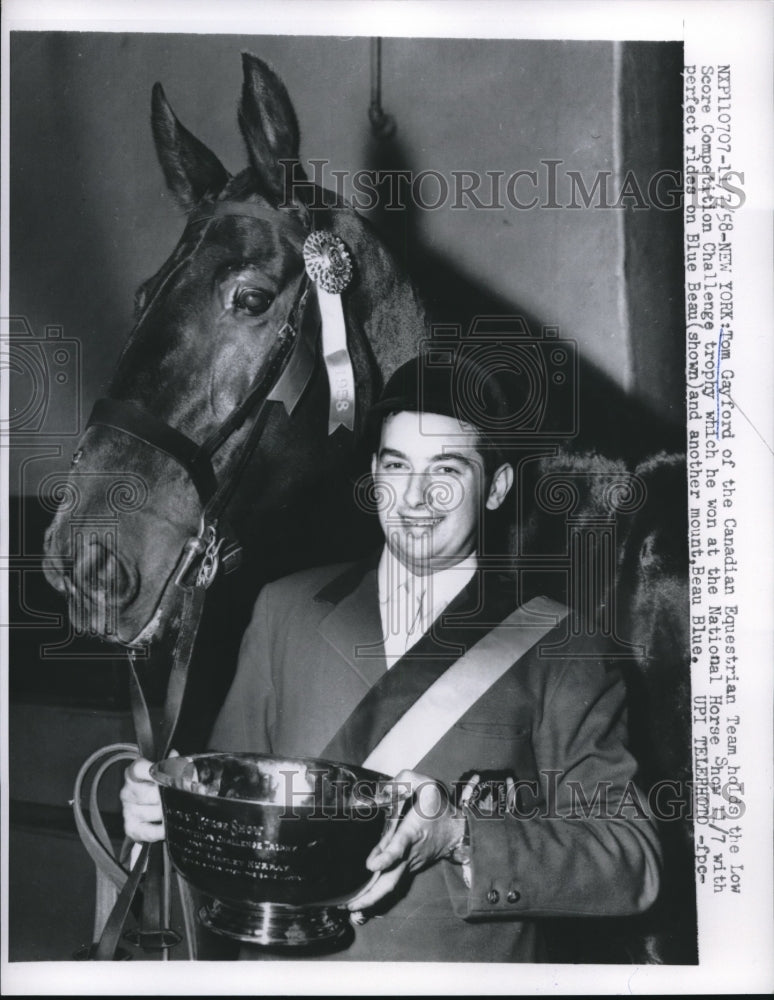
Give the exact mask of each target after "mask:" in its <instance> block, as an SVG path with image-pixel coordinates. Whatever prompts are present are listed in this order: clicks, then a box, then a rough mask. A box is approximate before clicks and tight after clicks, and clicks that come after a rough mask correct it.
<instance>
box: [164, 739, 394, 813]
mask: <svg viewBox="0 0 774 1000" xmlns="http://www.w3.org/2000/svg"><path fill="white" fill-rule="evenodd" d="M234 757H237V758H239V757H242V758H245V759H250V760H266V761H274V762H277V763H282V764H291V765H292V764H301V765H303V766H305V767H307V769H308V768H309V765H318V766H320V768H321V769H322V768H331V769H334V768H335V769H337V770H341V771H345V772H350V773H351V774H353V776H354V777H355V778H357V779H363V780H370V781H374V782H375V783H376V784H377V785H378V784H381V783H386V784H389V783H391V782H393V781H394V780H395V779H394V778H391V777H390V776H389V775H387V774H384V773H382V772H381V771H374V770H373V769H371V768H367V767H363V766H362V765H360V764H347V763H345V762H344V761H337V760H330V759H328V758H327V757H312V756H303V755H297V754H293V755H284V754H274V753H263V752H258V751H255V752H254V751H252V750H214V751H202V752H199V753H193V754H181V755H180V756H179V757H164V758H162V759H161V760H158V761H155V762H153V763H152V764H151V766H150V776H151V778H152V779H153V781H154V782H155V783H156V784H157V785H159V786H160V787H161V788H165V789H171V790H172V791H176V792H183V793H185V794H187V795H193V796H195V797H196V798H202V799H209V798H211V796H208V795H205V794H204V793H202V792H196V791H193V790H191V789H185V788H181V787H180V786H179V785H177V784H176V783H175V779H174V778H173V777H172V776H171V775H169V774H167V773H165V772H164V771H163V769H162V765H163V764H165V763H166V762H167V761H170V760H172V761H190V762H191V763H195V762H196V761H197V760H202V759H207V760H212V759H217V758H234ZM228 801H231V802H243V803H245V804H248V803H249V804H251V805H257V806H262V807H263V808H271V807H278V808H285V806H284V805H283V804H282V803H278V802H276V801H268V800H267V799H266V798H259V797H242V796H239V795H235V796H233V797H232V798H229V799H228ZM374 805H377V806H379V807H384V808H387V807H388V806H389V802H388V801H381V802H380V801H378V800H377V798H376V796H374Z"/></svg>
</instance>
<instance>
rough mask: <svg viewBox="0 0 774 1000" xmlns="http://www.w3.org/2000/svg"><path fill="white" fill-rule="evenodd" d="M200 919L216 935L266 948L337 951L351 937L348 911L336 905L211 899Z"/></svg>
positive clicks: (203, 909) (203, 908)
mask: <svg viewBox="0 0 774 1000" xmlns="http://www.w3.org/2000/svg"><path fill="white" fill-rule="evenodd" d="M199 920H201V922H202V923H203V924H204V926H205V927H208V928H209V929H210V930H211V931H214V932H215V933H216V934H222V935H224V936H225V937H229V938H232V939H233V940H235V941H244V942H247V943H248V944H256V945H261V946H263V947H266V948H281V949H283V950H284V949H294V948H298V949H300V948H310V949H317V948H323V949H325V950H328V949H329V948H330V949H334V948H335V947H336V946H341V945H342V944H344V943H345V942H346V941H348V940H349V939H350V937H351V935H352V926H351V924H350V921H349V912H348V911H347V910H342V909H340V908H339V907H337V906H289V905H287V904H284V903H254V904H253V905H252V906H249V907H248V906H239V905H237V904H234V903H224V902H222V901H221V900H219V899H214V900H212V901H211V902H210V903H209V904H208V905H207V906H204V907H202V909H201V910H200V911H199Z"/></svg>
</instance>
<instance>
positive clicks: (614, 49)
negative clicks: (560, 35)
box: [10, 33, 684, 959]
mask: <svg viewBox="0 0 774 1000" xmlns="http://www.w3.org/2000/svg"><path fill="white" fill-rule="evenodd" d="M243 49H247V50H250V51H252V52H255V53H256V54H258V55H260V56H262V57H263V58H265V59H267V60H268V61H269V62H270V63H271V64H273V66H274V67H275V69H276V70H277V72H278V73H279V74H280V76H281V77H282V78H283V79H284V81H285V83H286V85H287V88H288V91H289V92H290V94H291V97H292V99H293V101H294V103H295V106H296V109H297V113H298V118H299V122H300V126H301V132H302V158H303V159H305V160H309V159H312V158H326V159H327V160H329V165H328V170H329V171H331V170H350V171H354V170H358V169H361V168H375V167H381V168H382V169H384V168H386V167H392V168H396V169H406V170H410V171H412V172H413V174H414V175H416V174H418V173H419V172H420V171H423V170H436V171H439V172H440V173H441V174H443V175H444V176H445V177H447V178H451V176H452V171H460V170H467V171H478V172H480V173H485V172H486V171H500V172H502V173H503V174H504V175H505V177H506V178H507V177H508V176H510V175H511V174H513V172H514V171H516V170H535V171H538V174H539V176H540V186H539V189H538V191H537V192H536V193H537V195H538V197H539V199H541V200H543V201H545V199H546V196H547V194H548V192H547V189H546V179H545V178H546V174H545V169H544V168H543V167H542V166H541V161H542V160H554V161H560V164H561V165H560V166H559V167H558V170H559V176H560V188H559V190H558V192H557V194H558V197H559V199H560V201H565V202H566V201H567V200H568V199H569V196H570V193H571V192H570V188H569V184H568V182H567V180H566V173H567V171H577V172H579V173H580V174H581V175H582V176H583V178H584V180H585V182H586V186H587V187H591V185H592V184H593V181H594V178H595V174H596V172H597V171H610V172H611V177H612V180H611V185H610V186H611V190H612V191H613V200H615V197H616V193H617V192H616V189H617V185H619V184H620V181H621V179H622V177H623V176H624V174H625V172H626V171H627V170H629V169H631V170H633V171H634V172H635V173H636V174H637V176H638V177H640V178H641V181H642V184H641V186H642V187H643V188H647V183H648V179H649V177H650V176H651V175H652V173H653V172H655V171H656V170H659V169H666V168H671V169H678V170H679V169H680V167H681V162H682V154H681V97H680V92H681V81H680V71H681V68H682V50H681V47H680V46H678V45H674V44H671V43H670V44H640V43H633V44H628V45H627V44H620V43H615V44H614V43H608V42H597V43H588V42H560V41H529V42H522V41H478V40H443V39H425V40H415V39H408V38H404V39H400V38H391V39H386V40H385V41H384V43H383V50H382V68H383V102H384V105H385V108H386V110H387V111H388V112H389V113H390V114H391V115H393V116H394V118H395V121H396V124H397V131H396V133H395V135H394V137H393V138H392V140H391V141H389V142H387V143H380V142H378V141H377V140H376V139H374V137H373V136H372V134H371V132H370V127H369V122H368V114H367V112H368V103H369V83H370V62H369V58H370V41H369V39H366V38H349V39H342V38H303V37H297V38H288V37H282V36H261V37H237V36H227V35H223V36H194V35H174V36H172V35H142V34H134V35H111V34H77V33H66V34H65V33H61V34H60V33H41V34H33V33H23V34H17V35H15V36H14V37H12V44H11V121H10V128H11V163H10V185H11V218H10V226H11V259H10V295H11V312H12V315H14V316H16V317H21V318H24V320H25V321H26V326H25V325H24V323H22V322H17V324H16V326H15V327H14V331H15V332H16V333H17V334H18V337H17V339H16V343H17V346H18V345H21V346H25V349H27V354H26V355H25V354H24V352H23V351H22V353H21V354H18V353H17V359H18V358H21V359H22V360H23V359H24V357H27V358H31V359H33V361H34V358H35V357H38V358H39V359H40V358H42V359H43V361H42V362H41V364H40V365H38V367H37V368H36V367H35V365H34V364H32V362H30V365H29V366H27V367H25V366H24V365H21V366H19V365H17V366H16V368H15V369H14V371H13V372H12V374H11V389H12V429H14V430H15V431H16V438H15V448H14V450H13V453H12V465H11V493H12V507H11V514H12V524H11V528H12V530H11V549H12V552H11V554H12V572H11V596H12V609H11V621H12V623H13V625H14V628H13V630H12V646H11V654H12V664H11V674H10V679H11V695H12V705H11V732H10V770H11V799H12V811H11V818H12V821H13V826H12V837H13V843H12V852H13V854H12V872H15V873H16V874H15V875H14V884H13V885H12V886H11V921H10V923H11V927H10V934H11V937H10V943H11V957H12V958H14V957H15V958H19V959H41V958H68V957H70V955H71V954H72V952H73V951H74V949H75V948H76V947H77V946H78V945H79V944H81V943H83V942H84V940H88V938H89V936H90V929H89V922H90V919H91V912H92V911H91V907H92V900H91V882H90V879H89V876H88V866H87V865H86V864H85V856H84V855H83V854H82V852H81V851H80V848H79V845H77V844H76V843H75V842H74V839H73V838H74V834H73V831H72V820H71V818H70V812H69V809H68V808H67V801H68V799H69V798H70V797H71V794H72V782H73V778H74V775H75V771H76V770H77V766H78V764H79V762H80V761H82V760H84V759H85V758H86V756H87V755H88V754H89V753H90V752H92V751H93V750H94V749H95V748H97V747H99V746H102V745H103V744H104V743H106V742H109V741H110V740H115V739H119V738H130V735H131V728H130V724H129V722H128V718H127V714H126V711H125V709H126V688H125V683H126V672H125V665H124V664H123V663H122V661H121V659H120V657H119V656H118V655H116V654H115V653H113V652H112V651H111V650H108V649H105V648H101V647H97V646H96V645H94V644H89V643H88V642H87V641H86V642H84V643H80V644H79V643H75V644H73V643H71V642H70V640H69V638H68V636H67V629H66V626H65V623H64V620H63V618H62V614H63V611H64V608H63V606H62V605H60V604H59V603H58V601H57V600H56V597H55V595H54V594H53V591H50V590H49V589H48V588H47V587H46V585H45V583H44V582H43V580H42V577H41V575H40V573H39V570H38V564H39V554H40V547H41V535H42V530H43V527H44V525H45V523H46V519H47V518H48V517H50V513H49V512H48V511H46V510H45V509H42V508H41V506H40V505H39V503H38V495H39V493H41V491H43V492H45V489H46V476H48V475H49V474H51V473H54V472H59V471H61V470H63V469H65V468H66V467H67V464H68V461H69V454H70V452H71V451H72V450H73V448H74V447H75V441H76V440H77V436H78V432H79V429H80V428H81V427H82V426H83V422H84V420H85V418H86V417H87V415H88V412H89V409H90V407H91V404H92V402H93V400H94V399H95V398H96V397H97V396H99V395H101V394H102V393H103V391H104V388H105V385H106V382H107V380H108V379H109V376H110V374H111V372H112V370H113V368H114V365H115V362H116V359H117V356H118V353H119V351H120V349H121V346H122V344H123V342H124V340H125V338H126V336H127V335H128V333H129V331H130V328H131V322H132V320H131V317H132V303H133V295H134V290H135V288H136V287H137V285H138V284H139V283H140V282H141V281H142V280H143V279H145V278H146V277H148V276H149V275H151V274H152V273H153V272H154V271H155V270H156V269H157V268H158V267H159V266H160V264H161V263H162V262H163V261H164V259H165V258H166V256H167V255H168V253H169V252H170V250H171V248H172V247H173V245H174V243H175V242H176V239H177V237H178V235H179V232H180V230H181V228H182V219H181V215H180V212H179V210H178V209H177V207H176V206H175V205H174V203H173V201H172V199H171V197H170V196H169V195H168V193H167V192H166V190H165V188H164V185H163V180H162V177H161V172H160V169H159V167H158V164H157V162H156V157H155V152H154V149H153V146H152V142H151V137H150V129H149V106H150V90H151V86H152V84H153V82H154V81H156V80H160V81H162V82H163V83H164V86H165V89H166V92H167V96H168V98H169V99H170V101H171V103H172V105H173V107H174V108H175V110H176V112H177V113H178V115H179V116H180V118H181V119H182V121H183V122H184V123H185V124H186V125H187V127H188V128H189V129H191V130H192V131H193V132H194V133H195V134H196V135H197V136H198V137H199V138H201V139H202V140H203V141H204V142H206V143H207V144H208V145H209V146H210V147H211V148H212V149H213V150H214V151H215V152H216V153H217V154H218V156H219V157H220V158H221V160H222V161H223V163H224V164H225V165H226V167H227V168H228V169H230V170H232V171H234V172H235V171H237V170H239V169H241V167H242V166H243V165H244V164H245V157H244V152H243V149H242V145H241V140H240V138H239V135H238V131H237V127H236V101H237V97H238V93H239V89H240V86H241V67H240V59H239V53H240V51H241V50H243ZM562 178H563V179H562ZM426 190H427V192H428V197H431V196H432V191H433V189H432V186H430V185H428V187H427V189H426ZM519 192H520V196H521V197H523V198H525V199H526V197H527V196H528V195H529V194H530V193H531V191H530V190H529V188H528V187H523V188H522V187H520V188H519ZM482 197H485V193H482ZM372 214H373V216H374V221H375V222H376V223H377V224H378V225H380V226H381V227H382V228H383V231H384V232H385V235H386V237H387V238H388V240H389V241H390V242H391V243H392V245H393V247H394V248H395V250H396V252H397V253H398V254H399V255H400V256H402V257H403V259H404V260H405V261H406V263H407V264H409V266H410V267H411V268H412V269H413V270H414V271H415V272H416V273H417V275H418V277H419V280H420V282H421V283H422V284H424V285H425V286H426V287H427V288H428V289H429V290H430V292H431V295H432V297H433V298H434V299H435V301H436V303H437V304H439V305H440V306H441V307H442V309H445V311H446V316H447V317H448V318H449V319H450V320H455V319H462V318H463V316H464V315H467V314H468V313H471V312H475V311H476V310H478V309H485V310H486V311H490V312H491V311H496V312H499V313H506V314H524V315H526V316H527V317H528V318H529V320H530V321H531V322H532V324H533V326H534V327H535V328H536V329H539V328H540V326H541V325H548V326H553V327H558V328H559V330H560V333H561V335H562V336H564V337H570V338H574V339H575V340H577V342H578V345H579V350H580V352H581V356H582V358H583V359H584V368H583V372H584V387H585V388H584V395H583V405H582V409H581V421H582V423H583V425H584V427H586V428H587V429H589V430H588V436H589V438H590V439H592V440H593V439H595V437H597V436H600V437H599V439H600V441H601V440H602V438H604V440H605V442H606V444H607V445H609V446H610V447H613V448H618V449H619V450H622V451H623V450H627V449H628V450H627V457H629V458H636V457H637V456H638V455H641V454H644V453H646V452H649V451H651V450H655V449H656V448H659V447H667V448H680V447H681V446H682V441H683V434H684V424H683V405H684V399H683V370H684V340H683V331H684V324H683V272H682V223H681V213H680V210H679V209H677V210H674V211H672V212H665V211H658V210H653V209H650V210H641V209H636V208H635V207H634V206H633V205H631V204H630V205H629V207H628V208H625V209H622V208H615V209H613V208H595V207H590V208H582V207H579V208H576V209H559V208H545V209H533V210H530V211H519V210H517V209H515V208H513V207H507V208H504V209H498V210H491V211H490V210H480V209H478V210H471V209H470V208H466V209H454V208H453V207H451V204H450V203H447V204H446V205H445V206H444V207H441V208H439V209H438V210H436V211H427V210H417V209H416V208H414V209H413V210H408V211H406V212H403V213H379V212H374V213H372ZM47 327H53V328H55V329H54V330H53V331H49V332H53V334H54V336H53V337H51V338H49V341H48V342H45V337H46V330H47ZM57 338H59V339H57ZM60 339H61V341H62V342H61V344H60V343H59V340H60ZM41 342H42V345H43V346H42V348H41V350H38V353H37V355H36V354H35V352H34V351H32V348H33V347H35V348H39V347H41ZM62 349H63V350H64V354H61V355H60V354H58V353H57V352H59V351H60V350H62ZM57 359H59V360H57ZM57 376H59V377H60V378H61V379H62V380H61V381H58V380H57ZM622 415H624V417H625V419H623V418H622ZM56 642H61V643H62V644H63V645H62V646H61V647H60V649H59V651H58V654H57V655H56V656H54V657H52V656H50V655H47V656H46V657H45V658H42V657H41V648H42V646H45V645H49V646H51V645H52V644H55V643H56ZM50 652H51V650H50V649H49V653H50ZM29 873H32V875H30V874H29ZM52 898H54V899H58V900H59V901H60V902H61V905H59V904H58V908H54V909H52V907H51V906H50V902H49V901H50V899H52ZM49 918H50V921H51V926H50V927H49V926H48V925H47V924H46V921H47V920H48V919H49Z"/></svg>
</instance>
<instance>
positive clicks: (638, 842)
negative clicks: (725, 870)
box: [210, 561, 660, 962]
mask: <svg viewBox="0 0 774 1000" xmlns="http://www.w3.org/2000/svg"><path fill="white" fill-rule="evenodd" d="M515 604H516V594H515V590H514V587H513V585H511V586H510V587H508V586H503V584H502V579H501V578H500V579H498V580H495V579H494V578H493V577H492V575H491V574H489V573H485V572H482V571H481V570H479V571H478V573H477V574H476V575H475V576H474V577H473V579H472V581H471V582H470V583H469V584H468V586H467V587H466V588H465V589H464V590H463V591H462V592H461V593H460V594H459V595H458V596H457V598H455V599H454V601H453V602H452V603H451V604H450V605H449V607H448V608H447V610H446V612H445V613H444V615H443V616H442V617H441V619H440V620H439V621H438V622H436V623H435V625H434V627H433V628H432V629H431V631H430V632H429V633H427V634H426V635H425V636H423V637H422V639H421V640H420V641H419V642H418V643H417V645H416V646H414V647H413V649H411V650H409V652H408V653H407V654H406V656H404V657H403V659H402V660H400V661H399V662H398V663H396V664H395V665H394V666H393V667H392V668H391V669H390V670H389V671H387V669H386V666H385V661H384V656H383V650H382V644H381V621H380V616H379V607H378V597H377V582H376V569H375V566H374V564H373V561H371V562H369V563H358V564H353V565H347V566H333V567H331V566H329V567H325V568H320V569H314V570H309V571H305V572H303V573H299V574H296V575H294V576H291V577H287V578H285V579H283V580H279V581H277V582H276V583H273V584H270V585H268V586H266V587H265V588H264V589H263V591H262V592H261V594H260V596H259V598H258V601H257V603H256V606H255V610H254V613H253V617H252V621H251V623H250V625H249V627H248V629H247V631H246V633H245V636H244V640H243V643H242V648H241V653H240V658H239V666H238V670H237V675H236V678H235V680H234V684H233V686H232V688H231V691H230V693H229V695H228V697H227V699H226V702H225V704H224V706H223V708H222V710H221V712H220V715H219V717H218V719H217V721H216V724H215V728H214V731H213V733H212V737H211V739H210V745H211V747H212V748H213V749H218V750H232V751H253V752H268V753H274V754H279V755H282V756H317V757H319V756H325V757H328V758H331V759H336V760H343V761H346V762H348V763H351V764H361V763H362V762H363V760H364V759H365V757H366V756H367V754H368V752H369V751H370V749H371V748H372V747H373V746H374V745H375V744H376V743H378V741H379V739H380V738H381V735H383V732H384V731H385V730H387V729H389V728H390V726H391V725H392V723H393V722H394V720H395V718H396V717H398V716H399V715H400V714H401V712H402V711H404V710H405V709H406V708H408V707H409V705H410V703H411V702H412V701H413V700H414V699H415V698H416V697H417V696H418V693H420V692H421V690H422V689H423V688H425V687H427V686H428V684H429V683H431V682H432V680H433V678H434V677H436V676H438V675H439V674H440V673H442V672H443V670H444V669H445V667H447V666H449V665H450V664H451V663H452V662H454V661H455V660H456V659H457V658H458V656H459V655H461V654H462V653H463V652H464V651H465V649H467V648H470V647H471V646H472V645H474V644H475V642H476V641H477V640H478V639H479V638H480V637H481V636H482V635H483V634H484V633H485V632H486V631H487V629H488V628H490V627H492V626H493V625H495V624H497V623H498V622H499V621H501V620H502V619H503V618H504V617H505V616H506V615H507V614H508V612H509V611H511V610H512V609H513V607H514V606H515ZM567 628H568V626H567V622H565V624H564V625H559V626H557V627H556V628H554V629H553V630H552V631H550V632H549V633H548V634H547V635H546V637H545V638H544V640H543V641H542V642H541V643H539V644H538V645H537V646H536V647H533V648H532V649H531V650H530V651H529V652H528V653H527V654H526V655H525V656H523V657H522V658H521V659H520V660H519V661H518V662H517V663H515V664H514V665H513V666H512V667H511V668H510V669H509V670H507V671H506V673H505V674H504V676H503V677H501V679H500V680H499V681H497V682H496V683H495V684H494V685H493V686H492V687H491V688H490V689H489V691H487V692H486V694H484V695H483V696H482V697H481V698H480V699H479V700H478V701H477V702H476V703H475V704H474V705H473V706H472V707H470V708H469V709H468V710H467V711H466V712H465V713H464V715H462V717H461V718H460V719H459V721H458V722H457V723H456V724H455V725H454V726H452V728H451V729H450V731H449V732H447V733H446V735H445V736H444V737H443V738H442V739H441V740H440V742H438V743H437V744H436V745H435V746H434V747H433V748H432V749H431V750H430V751H429V753H427V755H426V756H425V757H424V758H423V759H422V760H420V761H406V762H405V766H406V767H407V768H410V769H412V770H415V771H418V772H420V773H422V774H426V775H429V776H432V777H433V778H436V779H439V780H440V781H443V782H445V783H446V784H447V785H448V786H450V787H451V786H452V785H453V784H454V783H456V782H459V781H460V779H462V778H464V777H467V776H470V775H471V774H472V773H479V774H482V775H484V776H492V775H494V776H498V777H500V778H501V779H502V778H503V777H507V776H510V777H512V778H514V779H515V780H516V781H519V782H537V786H535V787H536V788H537V791H538V796H537V799H536V798H535V796H534V794H533V789H532V788H531V787H529V786H524V791H525V793H526V794H524V795H523V796H520V799H519V807H518V809H517V810H511V811H505V814H503V813H502V812H500V813H498V814H497V815H494V816H490V815H487V814H486V812H485V810H482V811H480V814H476V811H475V810H474V811H473V814H472V815H471V817H470V821H469V828H470V839H471V859H472V860H471V866H470V875H471V886H470V888H468V887H466V885H465V882H464V880H463V876H462V869H461V868H460V866H458V865H454V864H452V863H451V862H449V861H442V862H439V863H437V864H435V865H433V866H431V867H430V868H428V869H426V870H424V871H422V872H420V873H418V874H417V875H416V876H414V878H413V879H412V880H411V881H410V882H409V883H408V884H407V885H405V886H404V887H403V889H402V895H401V896H400V898H398V899H396V900H395V901H390V902H391V903H392V905H390V906H389V907H386V908H385V911H384V912H383V913H381V915H379V916H377V917H375V918H374V919H371V920H369V921H368V922H367V923H366V924H364V925H363V926H360V927H357V929H356V934H355V940H354V943H353V944H352V945H351V946H350V947H349V948H348V949H346V950H345V951H343V952H340V953H338V954H336V955H333V956H330V957H331V958H334V959H336V958H338V959H345V960H346V959H350V960H361V961H362V960H382V961H400V960H416V961H426V962H432V961H466V962H482V961H493V962H512V961H523V962H530V961H539V960H541V959H542V958H543V957H544V954H543V951H542V943H541V935H540V929H539V928H540V920H539V919H535V918H544V917H578V916H584V917H586V916H588V917H594V916H615V915H623V914H632V913H637V912H641V911H642V910H644V909H646V908H647V907H648V906H649V905H650V904H651V903H652V902H653V900H654V898H655V896H656V892H657V888H658V877H659V876H658V873H659V863H660V856H659V848H658V841H657V837H656V834H655V831H654V828H653V826H652V824H651V822H650V820H649V819H648V818H647V817H646V816H645V814H644V813H645V811H644V810H643V808H642V799H641V796H640V794H639V793H638V790H637V789H636V787H635V786H634V784H633V779H634V776H635V771H636V765H635V761H634V760H633V758H632V756H631V755H630V753H629V752H628V750H627V748H626V745H625V740H626V720H625V708H624V688H623V684H622V683H621V681H620V679H619V677H618V675H617V673H616V672H615V671H614V670H612V669H610V661H609V660H607V659H606V658H605V657H604V656H602V655H601V652H602V649H603V642H602V641H601V640H600V639H599V638H598V637H592V639H591V640H588V639H587V640H585V641H581V640H572V642H571V643H569V644H568V643H567V642H565V641H564V639H565V637H566V634H567ZM551 645H554V646H555V648H554V650H551V649H550V648H549V647H550V646H551ZM369 692H371V694H370V695H369ZM366 696H368V697H366ZM364 699H365V700H364ZM356 709H357V711H355V710H356ZM345 723H346V725H345ZM595 795H598V796H599V797H598V798H597V800H596V803H595V801H594V797H595ZM532 813H535V815H531V814H532ZM256 957H257V956H256Z"/></svg>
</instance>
